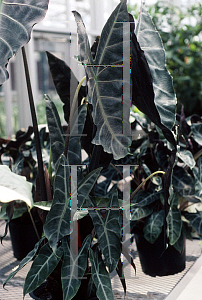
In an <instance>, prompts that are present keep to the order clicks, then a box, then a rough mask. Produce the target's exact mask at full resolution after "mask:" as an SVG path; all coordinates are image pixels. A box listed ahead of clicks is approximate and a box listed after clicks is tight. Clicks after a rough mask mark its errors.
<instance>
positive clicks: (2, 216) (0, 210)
mask: <svg viewBox="0 0 202 300" xmlns="http://www.w3.org/2000/svg"><path fill="white" fill-rule="evenodd" d="M7 205H8V204H7V203H5V204H3V205H1V206H0V220H8V219H9V218H8V215H7V213H6V209H7ZM26 211H27V206H23V207H14V211H13V215H12V220H13V219H16V218H19V217H21V216H22V215H23V214H24V213H25V212H26Z"/></svg>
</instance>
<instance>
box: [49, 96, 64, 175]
mask: <svg viewBox="0 0 202 300" xmlns="http://www.w3.org/2000/svg"><path fill="white" fill-rule="evenodd" d="M45 105H46V117H47V123H48V129H49V133H50V140H51V153H52V158H53V164H54V166H55V170H57V166H58V160H59V157H60V155H61V154H62V153H63V152H64V149H65V141H64V138H63V130H62V126H61V122H60V117H59V115H58V111H57V109H56V106H55V104H54V103H53V101H51V99H50V98H49V97H48V95H46V96H45Z"/></svg>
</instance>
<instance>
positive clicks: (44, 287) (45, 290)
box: [29, 280, 99, 300]
mask: <svg viewBox="0 0 202 300" xmlns="http://www.w3.org/2000/svg"><path fill="white" fill-rule="evenodd" d="M86 284H88V281H87V280H85V283H84V281H83V282H82V285H81V286H80V288H79V290H78V293H77V294H76V295H75V296H74V298H73V299H72V300H77V299H79V300H99V299H98V298H97V297H92V298H88V299H87V298H83V297H84V295H85V293H86V291H87V285H86ZM84 286H86V289H85V291H84V289H83V288H84ZM51 288H52V287H50V286H49V284H47V282H44V283H42V284H41V285H40V286H39V287H38V288H37V289H35V290H34V291H33V292H31V293H30V294H29V295H30V297H31V298H33V299H35V300H58V299H61V298H63V297H62V294H61V295H60V296H59V295H58V296H52V293H51Z"/></svg>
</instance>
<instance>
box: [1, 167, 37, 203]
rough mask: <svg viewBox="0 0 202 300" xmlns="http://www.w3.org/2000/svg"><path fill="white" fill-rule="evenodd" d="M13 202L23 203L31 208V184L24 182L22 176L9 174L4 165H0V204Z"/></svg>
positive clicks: (9, 171) (24, 179)
mask: <svg viewBox="0 0 202 300" xmlns="http://www.w3.org/2000/svg"><path fill="white" fill-rule="evenodd" d="M13 200H21V201H24V202H25V203H26V204H27V205H28V206H29V207H32V206H33V197H32V184H31V183H30V182H28V181H26V178H25V177H24V176H20V175H17V174H15V173H13V172H11V170H10V169H9V168H8V167H7V166H5V165H0V202H3V203H8V202H11V201H13Z"/></svg>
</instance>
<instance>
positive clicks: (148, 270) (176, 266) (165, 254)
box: [135, 233, 186, 277]
mask: <svg viewBox="0 0 202 300" xmlns="http://www.w3.org/2000/svg"><path fill="white" fill-rule="evenodd" d="M135 241H136V245H137V250H138V254H139V258H140V263H141V266H142V270H143V272H144V273H145V274H147V275H150V276H154V277H155V276H166V275H174V274H176V273H179V272H182V271H183V270H184V269H185V264H186V257H185V241H184V246H183V250H182V253H180V252H179V251H177V250H176V249H175V248H174V247H173V246H171V245H169V246H168V248H167V249H166V250H165V251H164V237H163V233H162V234H161V235H160V236H159V237H158V238H157V240H156V241H155V242H154V244H151V243H149V242H148V241H147V240H146V239H145V238H144V235H143V233H138V234H137V233H135Z"/></svg>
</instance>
